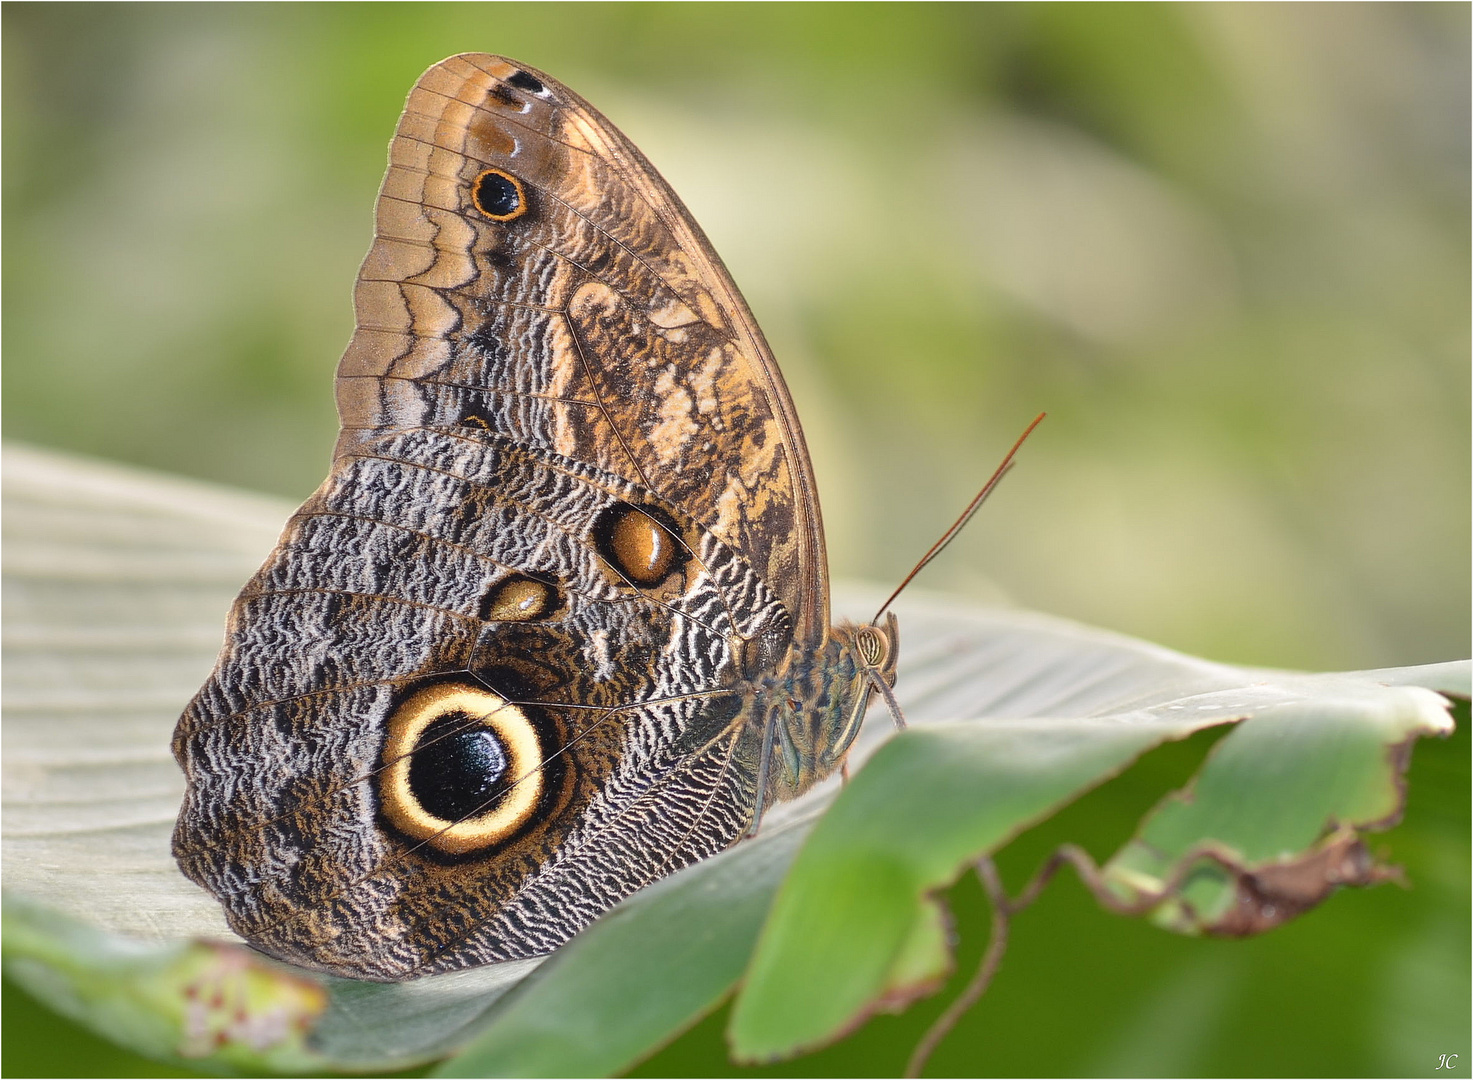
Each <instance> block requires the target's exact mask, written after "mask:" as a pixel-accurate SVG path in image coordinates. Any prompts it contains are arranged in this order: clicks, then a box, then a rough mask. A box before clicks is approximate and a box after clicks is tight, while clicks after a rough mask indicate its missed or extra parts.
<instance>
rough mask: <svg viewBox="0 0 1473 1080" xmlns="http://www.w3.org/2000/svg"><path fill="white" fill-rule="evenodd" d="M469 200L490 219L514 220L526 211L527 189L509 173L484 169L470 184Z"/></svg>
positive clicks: (501, 170)
mask: <svg viewBox="0 0 1473 1080" xmlns="http://www.w3.org/2000/svg"><path fill="white" fill-rule="evenodd" d="M471 202H473V203H475V204H476V209H477V210H479V211H480V212H481V213H483V214H485V215H486V216H487V217H488V218H490V219H491V220H492V221H515V220H516V219H517V218H519V217H521V216H522V215H523V214H525V213H526V212H527V191H526V189H525V188H523V187H522V182H521V181H520V180H518V179H517V178H516V177H515V176H513V175H512V174H511V173H509V172H506V171H505V170H503V169H486V170H485V171H484V172H482V173H481V175H480V176H478V177H476V179H475V182H474V183H473V184H471Z"/></svg>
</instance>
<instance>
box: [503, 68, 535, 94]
mask: <svg viewBox="0 0 1473 1080" xmlns="http://www.w3.org/2000/svg"><path fill="white" fill-rule="evenodd" d="M506 81H507V82H509V83H511V84H512V85H513V86H515V87H516V88H517V89H518V90H527V91H530V92H531V93H534V94H540V93H542V91H543V89H544V87H543V85H542V83H541V82H539V81H538V80H536V79H534V78H533V77H532V76H531V75H528V74H527V73H526V72H525V71H519V72H517V73H516V74H515V75H513V76H512V77H511V78H509V79H507V80H506Z"/></svg>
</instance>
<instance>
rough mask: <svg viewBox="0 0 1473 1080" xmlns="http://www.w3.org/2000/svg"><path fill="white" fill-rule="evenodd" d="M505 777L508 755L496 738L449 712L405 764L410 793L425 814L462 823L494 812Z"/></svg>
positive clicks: (432, 726)
mask: <svg viewBox="0 0 1473 1080" xmlns="http://www.w3.org/2000/svg"><path fill="white" fill-rule="evenodd" d="M468 725H470V726H468ZM505 775H506V751H505V749H503V747H502V745H501V740H500V739H498V738H497V737H496V733H495V732H494V731H492V730H491V729H490V728H487V727H484V726H483V725H481V724H479V723H476V722H475V721H474V720H472V719H471V718H470V717H468V716H466V715H465V714H464V713H450V714H448V715H446V716H442V717H441V718H440V719H438V720H436V721H435V722H434V723H433V724H430V725H429V726H428V727H426V728H425V730H424V734H423V735H421V736H420V738H419V742H418V743H417V744H416V746H415V750H414V756H413V757H412V758H411V759H410V761H409V790H410V791H411V792H413V793H414V797H415V798H416V799H418V800H419V804H420V806H421V807H423V808H424V810H425V812H426V813H429V814H433V815H434V816H435V817H437V818H441V819H443V820H445V821H460V820H461V819H463V818H467V817H475V816H476V815H478V814H484V813H486V812H487V811H489V810H490V809H492V807H493V805H494V804H495V803H496V801H497V800H498V798H499V797H500V796H501V795H502V794H504V792H503V791H501V790H500V789H499V786H498V782H499V781H500V780H501V779H502V777H503V776H505Z"/></svg>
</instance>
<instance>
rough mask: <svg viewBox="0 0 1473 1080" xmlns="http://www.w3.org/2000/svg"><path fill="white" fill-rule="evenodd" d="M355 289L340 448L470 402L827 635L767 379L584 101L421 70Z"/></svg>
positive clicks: (547, 85)
mask: <svg viewBox="0 0 1473 1080" xmlns="http://www.w3.org/2000/svg"><path fill="white" fill-rule="evenodd" d="M483 176H484V177H485V179H484V180H483V181H482V189H483V194H484V198H483V199H482V200H481V201H480V202H478V197H477V192H476V184H477V180H478V178H481V177H483ZM498 198H499V199H501V202H497V199H498ZM513 204H515V205H513ZM498 208H502V209H507V210H508V211H509V212H508V213H505V214H500V215H493V214H488V213H486V212H485V211H486V210H495V209H498ZM496 217H503V218H506V220H495V218H496ZM356 299H357V311H358V329H357V332H356V333H355V334H354V336H353V341H352V344H351V345H350V346H349V348H348V351H347V355H346V356H345V357H344V358H343V362H342V365H341V366H340V368H339V371H338V402H339V410H340V412H341V414H342V419H343V428H344V431H343V437H342V440H341V442H340V443H339V453H340V454H342V453H349V452H351V451H352V448H353V447H354V446H355V445H357V444H358V442H359V440H360V439H361V438H363V437H364V436H365V435H368V436H371V435H372V433H374V432H378V431H382V430H384V429H387V428H400V427H415V426H420V425H423V424H425V423H434V422H437V421H438V422H444V421H450V420H453V419H458V418H459V417H458V416H457V413H458V412H462V411H464V410H465V409H466V408H467V407H472V408H479V409H482V410H484V412H483V413H482V415H484V416H485V417H486V419H487V420H488V421H489V422H490V423H491V426H492V427H493V429H494V430H497V431H501V432H504V433H506V434H507V435H509V436H510V437H512V438H514V439H516V440H517V441H519V442H522V443H523V444H525V445H528V446H536V447H544V448H546V449H549V450H553V451H555V452H557V453H558V454H560V455H561V456H563V457H567V458H571V459H574V460H578V461H586V462H588V463H590V464H595V465H598V466H599V467H600V468H602V469H604V470H605V471H607V472H610V473H613V474H614V475H617V476H621V477H623V478H625V479H626V480H629V481H630V482H631V483H635V484H638V485H639V486H640V487H642V488H644V489H645V490H648V491H651V492H654V493H656V494H657V495H659V496H660V497H661V498H663V500H664V501H665V502H667V503H668V504H670V505H672V506H679V507H681V508H683V509H684V510H685V511H686V512H687V513H689V514H690V515H691V516H692V517H694V518H695V519H696V520H697V521H699V522H701V524H702V525H703V527H705V528H708V529H709V530H710V531H711V532H712V534H713V535H714V536H716V537H717V538H718V539H720V540H721V541H722V542H723V543H725V544H727V545H728V546H730V547H732V548H733V549H734V550H736V551H739V552H741V553H743V554H744V556H746V558H747V559H748V560H749V561H750V562H751V564H752V565H753V567H754V568H755V569H756V570H757V571H758V573H759V576H760V577H761V578H762V580H763V581H765V582H767V583H768V584H769V585H770V586H771V587H772V588H773V589H774V591H775V592H776V593H777V595H778V597H779V599H780V600H782V602H783V604H784V606H785V607H786V608H787V609H788V611H789V612H790V613H791V614H792V615H793V616H794V618H795V621H796V625H795V630H796V633H797V637H798V639H799V640H800V641H814V642H816V641H818V640H819V639H821V638H822V636H823V633H824V630H825V628H826V627H827V624H828V583H827V562H826V559H825V556H824V549H823V535H822V527H821V525H820V521H819V514H818V504H817V499H816V496H815V494H814V485H813V480H812V467H811V466H810V464H809V461H808V452H807V448H806V447H805V445H804V442H803V437H802V434H801V431H800V429H799V426H798V421H797V417H796V414H795V412H794V410H793V405H792V401H791V399H790V397H789V395H788V392H787V388H786V387H785V386H784V384H783V380H782V376H781V374H780V373H779V371H778V369H777V365H776V364H775V363H774V362H773V359H772V354H771V352H770V351H769V349H768V347H767V343H766V342H765V341H764V340H763V338H762V333H761V331H760V330H759V329H758V328H757V325H756V323H755V321H754V320H753V319H752V316H751V313H750V312H749V311H748V310H747V307H746V304H745V302H744V301H743V300H742V297H741V295H740V294H739V293H738V292H737V290H736V286H735V285H734V284H733V283H732V281H731V277H730V275H729V274H728V273H727V272H726V268H725V267H724V266H723V265H722V264H721V261H720V259H719V258H718V257H717V256H716V254H715V252H714V251H712V249H711V245H710V243H709V242H708V241H707V240H706V237H705V235H704V234H703V233H702V232H701V230H700V227H699V226H698V225H696V223H695V222H694V221H693V220H692V218H691V215H690V213H689V211H687V210H686V208H685V207H684V205H683V204H682V203H681V202H680V200H679V198H677V197H676V195H675V193H674V192H672V191H671V190H670V188H669V186H668V185H667V184H666V183H665V181H664V180H663V179H662V178H661V177H660V175H659V174H658V173H657V172H656V171H655V170H654V168H653V167H652V166H651V165H650V164H649V162H648V161H647V160H645V158H644V156H643V155H642V154H641V153H640V152H639V150H637V149H636V148H635V147H634V145H633V144H632V143H630V142H629V140H628V139H626V138H625V137H624V136H623V135H622V134H621V133H620V132H619V131H618V130H616V129H615V128H614V127H613V125H612V124H610V123H609V122H608V121H607V120H605V119H604V118H603V117H602V116H601V115H600V114H599V113H598V112H596V111H595V110H594V109H593V107H592V106H590V105H589V104H588V103H587V102H585V101H583V99H582V98H580V97H578V96H577V95H576V94H574V93H573V92H572V91H570V90H568V89H567V88H566V87H564V86H561V85H560V84H558V83H556V82H554V81H553V80H552V79H550V78H549V77H548V76H546V75H543V74H542V73H541V72H533V71H532V70H531V69H528V68H525V67H523V66H521V65H518V64H516V63H514V62H512V61H510V60H506V59H503V58H501V57H495V56H486V55H477V54H467V55H464V56H457V57H452V58H450V59H448V60H446V61H444V62H442V63H440V64H437V65H435V66H434V67H433V68H431V69H430V70H429V71H428V72H426V73H425V75H424V76H423V77H422V78H421V79H420V80H419V83H418V84H417V85H416V86H415V88H414V90H413V91H412V92H411V93H410V95H409V100H408V103H407V105H406V108H405V112H404V115H403V117H402V118H401V120H400V122H399V129H398V132H397V133H396V135H395V136H394V141H393V143H392V144H391V147H390V164H389V171H388V175H387V177H386V178H385V180H384V185H383V189H382V191H381V193H380V196H379V204H378V215H377V235H376V239H375V241H374V245H373V249H372V251H371V252H370V253H369V256H368V259H367V261H366V262H365V264H364V266H363V269H362V271H361V273H360V275H359V282H358V289H357V297H356Z"/></svg>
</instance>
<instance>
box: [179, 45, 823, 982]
mask: <svg viewBox="0 0 1473 1080" xmlns="http://www.w3.org/2000/svg"><path fill="white" fill-rule="evenodd" d="M356 306H357V323H358V325H357V330H356V332H355V334H354V337H353V340H352V342H351V344H350V346H349V348H348V350H347V353H346V354H345V356H344V358H343V360H342V363H341V365H340V367H339V372H338V401H339V411H340V413H341V416H342V421H343V430H342V433H341V436H340V438H339V441H338V445H337V448H336V451H335V455H334V463H333V469H332V472H331V474H330V475H329V477H328V479H327V480H326V481H325V482H324V484H323V486H322V487H321V488H320V489H319V490H318V492H317V493H316V494H315V495H314V496H313V497H312V498H311V499H310V500H309V501H308V503H307V504H305V505H304V506H303V507H302V509H301V510H300V511H298V513H297V514H296V515H295V516H294V517H293V519H292V521H291V522H290V523H289V524H288V526H287V529H286V531H285V533H284V535H283V537H282V540H281V543H280V544H279V545H278V547H277V549H276V551H274V552H273V553H272V556H271V557H270V559H269V560H268V562H267V563H266V565H265V566H264V567H263V568H262V569H261V571H260V572H259V573H258V575H257V576H256V578H254V579H253V580H252V582H251V583H249V584H248V585H247V587H246V589H245V591H244V592H243V593H242V595H241V597H240V598H239V599H238V600H237V602H236V605H235V607H234V609H233V610H232V614H231V620H230V624H229V627H228V630H227V640H226V646H225V649H224V650H223V651H222V654H221V657H220V661H219V664H218V665H217V668H216V671H215V673H214V674H213V675H212V677H211V679H210V681H209V682H208V683H207V684H206V685H205V687H204V688H203V689H202V690H201V692H200V694H199V695H198V696H197V697H196V699H195V701H194V702H193V703H191V705H190V707H189V709H188V710H187V711H186V713H185V714H184V716H183V717H182V718H181V720H180V724H179V728H178V730H177V732H176V736H175V752H176V755H177V756H178V757H179V760H180V762H181V764H182V765H183V767H184V769H185V772H186V774H187V776H188V777H189V780H190V784H189V790H188V793H187V795H186V800H185V804H184V807H183V809H182V811H181V815H180V819H179V825H178V827H177V829H176V833H175V852H176V855H177V857H178V859H179V862H180V865H181V867H182V868H183V869H184V871H185V872H186V873H187V874H189V876H191V877H192V878H194V879H195V880H196V881H199V882H200V883H201V884H204V885H205V886H206V887H207V888H209V889H211V891H213V892H214V893H215V894H216V895H217V896H219V897H220V899H221V900H222V902H223V903H224V905H225V907H226V911H227V914H228V915H229V916H230V918H231V921H232V925H233V926H234V927H235V928H236V929H237V930H238V931H239V932H241V933H242V935H243V936H245V937H246V938H247V939H249V940H251V941H252V942H253V943H255V944H257V945H258V946H259V947H261V948H263V949H264V950H266V951H267V952H270V953H272V954H273V955H276V956H280V957H282V958H284V959H288V960H292V961H294V962H297V963H302V964H305V965H308V966H313V967H318V968H322V969H325V970H329V971H334V972H337V973H340V974H348V975H355V976H359V977H367V978H378V979H394V978H407V977H410V976H413V975H419V974H426V973H430V972H434V971H441V970H450V969H454V968H458V967H464V966H467V965H470V964H476V963H485V962H489V961H494V960H502V959H510V958H514V957H519V956H529V955H536V954H538V953H542V952H545V951H547V950H548V949H550V948H553V947H555V946H556V945H557V944H559V943H561V941H563V940H566V938H567V937H569V936H571V934H572V933H574V932H576V931H577V930H578V929H579V928H581V927H582V926H583V925H585V924H586V923H587V922H588V921H589V920H591V919H592V918H594V917H595V916H596V915H597V914H598V913H599V912H601V911H603V910H605V909H606V908H607V907H608V906H610V905H611V904H613V903H615V902H617V900H619V899H620V898H622V897H623V896H625V895H627V894H628V893H629V892H632V891H633V890H634V889H637V888H639V887H640V886H642V885H644V884H645V883H647V882H648V881H650V880H653V879H654V878H655V877H658V876H659V875H661V874H663V873H668V872H669V871H670V870H673V869H675V868H677V867H679V866H681V865H685V864H687V863H689V862H692V861H694V860H696V859H698V858H701V857H704V856H705V855H708V854H710V853H712V852H714V851H716V850H719V849H720V848H722V847H724V846H726V845H727V844H729V843H730V842H732V840H734V839H735V838H736V837H738V836H739V835H741V832H742V831H743V830H744V829H745V827H746V826H747V824H748V823H749V822H750V820H751V819H752V814H753V811H754V809H755V802H756V787H757V779H756V776H755V770H756V759H757V756H758V751H757V745H758V743H759V742H760V734H759V733H758V732H756V730H755V726H754V725H753V724H752V723H750V722H748V721H749V720H750V716H749V714H750V712H751V708H752V694H753V687H754V685H755V682H754V680H760V677H761V675H762V673H763V672H764V671H766V670H769V669H770V668H771V667H772V666H773V665H774V664H775V663H776V662H777V661H778V660H779V659H780V658H781V657H783V656H784V655H786V652H787V648H788V645H789V643H790V642H793V643H796V644H797V645H798V647H799V648H800V649H804V650H808V651H811V650H813V649H816V648H817V647H818V646H819V645H820V644H821V643H822V641H823V639H824V635H825V633H826V630H827V625H828V600H827V585H826V572H825V562H824V554H823V541H822V536H821V532H820V524H819V516H818V507H817V503H816V500H815V498H814V494H813V485H812V481H811V475H810V468H809V464H808V459H807V453H806V450H805V448H804V445H803V441H802V437H801V434H800V432H799V430H798V426H797V422H796V419H795V418H794V415H793V411H792V405H791V402H790V400H789V398H788V394H787V391H786V389H785V387H784V386H783V383H782V380H781V377H780V375H779V374H778V372H777V369H776V367H775V365H774V364H773V362H772V358H771V355H770V353H769V352H768V350H767V347H766V345H765V343H764V342H763V340H762V338H761V335H760V332H759V331H758V330H757V328H756V326H755V325H754V323H753V321H752V318H751V315H750V314H749V312H748V311H747V309H746V307H745V305H744V304H743V302H742V300H741V298H740V296H739V295H738V294H737V292H736V289H735V287H734V286H733V285H732V283H731V280H730V278H729V276H728V275H727V273H726V271H725V269H724V268H723V267H722V266H721V264H720V262H719V260H717V258H716V256H715V255H714V253H712V251H711V249H710V245H709V244H708V243H707V242H706V240H705V238H704V237H703V236H702V235H701V233H700V231H699V229H698V228H697V227H696V225H695V224H694V223H693V222H692V221H691V219H690V216H689V214H688V213H687V211H686V210H685V209H684V207H683V206H682V205H681V204H680V202H679V200H678V199H677V198H676V197H675V195H674V194H673V193H672V192H671V191H670V190H669V188H668V187H667V186H666V185H665V183H664V181H663V180H661V179H660V177H659V176H658V174H656V173H655V171H654V169H653V168H652V167H651V166H650V165H649V164H648V162H646V161H645V159H644V158H643V157H642V156H641V155H640V154H639V152H638V151H637V150H636V149H635V148H634V147H633V146H632V145H631V144H630V143H629V142H628V140H626V139H625V138H624V137H623V136H622V135H620V134H619V133H618V132H617V131H616V130H615V129H614V128H613V127H612V125H610V124H609V123H608V122H607V121H606V120H604V119H603V118H602V117H601V116H600V115H599V114H598V113H597V112H595V111H594V110H593V109H592V108H591V107H590V106H588V105H587V104H586V103H585V102H583V101H582V100H581V99H580V98H578V97H577V96H576V95H574V94H572V93H571V92H570V91H568V90H567V89H566V88H564V87H562V86H561V85H559V84H557V83H556V82H554V81H553V80H551V79H549V78H548V77H547V76H545V75H543V74H541V73H539V72H534V71H532V70H530V69H527V68H525V67H522V66H520V65H517V64H514V63H513V62H511V61H508V60H505V59H502V58H498V57H493V56H484V55H466V56H459V57H453V58H451V59H449V60H446V61H444V62H442V63H441V64H438V65H436V66H435V67H433V68H431V69H430V70H429V71H428V72H426V74H425V75H424V76H423V77H422V78H421V79H420V81H419V83H418V84H417V85H416V87H415V89H414V91H413V92H412V93H411V94H410V97H409V100H408V103H407V106H406V109H405V112H404V115H403V117H402V118H401V120H400V123H399V128H398V132H397V134H396V135H395V138H394V141H393V143H392V144H391V150H390V166H389V171H388V175H387V177H386V178H385V181H384V186H383V189H382V192H381V194H380V197H379V204H378V214H377V230H376V238H375V241H374V245H373V247H372V249H371V251H370V253H369V255H368V258H367V259H366V261H365V262H364V265H363V269H362V271H361V272H360V275H359V282H358V286H357V292H356Z"/></svg>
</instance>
